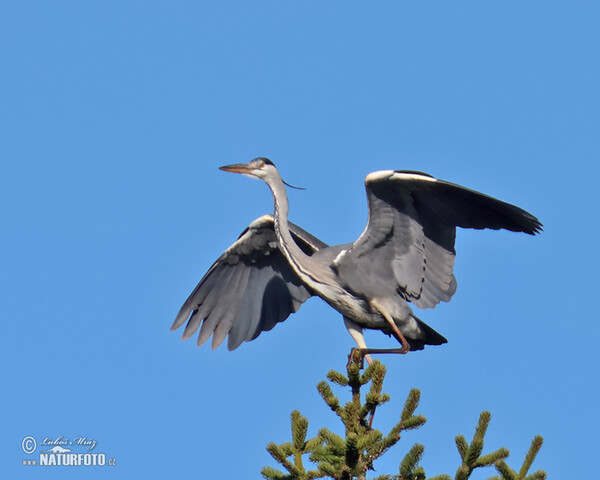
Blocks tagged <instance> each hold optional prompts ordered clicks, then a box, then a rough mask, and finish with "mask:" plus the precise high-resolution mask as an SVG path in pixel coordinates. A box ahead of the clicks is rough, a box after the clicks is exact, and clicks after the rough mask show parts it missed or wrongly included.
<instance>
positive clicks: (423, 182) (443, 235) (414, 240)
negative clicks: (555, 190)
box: [336, 170, 541, 308]
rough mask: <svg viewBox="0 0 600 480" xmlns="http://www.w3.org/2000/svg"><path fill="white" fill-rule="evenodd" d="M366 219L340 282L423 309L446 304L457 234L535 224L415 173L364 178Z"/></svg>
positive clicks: (343, 262)
mask: <svg viewBox="0 0 600 480" xmlns="http://www.w3.org/2000/svg"><path fill="white" fill-rule="evenodd" d="M365 186H366V190H367V200H368V205H369V219H368V222H367V227H366V229H365V231H364V232H363V233H362V235H361V236H360V237H359V238H358V239H357V240H356V241H355V242H354V243H353V244H352V247H351V248H350V249H348V251H347V253H346V254H345V255H344V256H343V257H342V258H341V259H339V260H338V261H337V262H336V269H337V273H338V275H339V278H340V281H341V283H342V284H343V285H344V286H345V287H346V288H348V289H350V290H351V291H355V292H361V294H363V295H366V296H371V297H373V296H381V295H382V293H383V292H385V293H383V295H384V296H387V297H391V296H393V294H394V291H395V290H396V289H397V290H398V292H399V293H400V295H401V296H402V297H403V298H404V299H405V300H408V301H410V302H411V303H413V304H415V305H416V306H417V307H420V308H433V307H435V306H436V305H437V304H438V303H439V302H440V301H444V302H447V301H449V300H450V299H451V298H452V295H454V292H455V291H456V279H455V278H454V275H453V267H454V258H455V254H456V252H455V250H454V240H455V238H456V227H457V226H459V227H465V228H477V229H482V228H491V229H496V230H497V229H500V228H504V229H507V230H512V231H519V232H525V233H529V234H534V233H537V232H538V231H539V230H540V228H541V224H540V222H539V221H538V220H537V219H536V218H535V217H534V216H532V215H531V214H529V213H527V212H526V211H525V210H522V209H520V208H518V207H515V206H514V205H510V204H508V203H505V202H502V201H500V200H497V199H495V198H492V197H489V196H487V195H484V194H482V193H479V192H476V191H474V190H469V189H467V188H465V187H461V186H459V185H455V184H453V183H449V182H445V181H442V180H437V179H435V178H433V177H431V176H429V175H427V174H423V173H420V172H413V171H400V170H399V171H393V170H385V171H380V172H373V173H371V174H369V175H368V176H367V178H366V179H365Z"/></svg>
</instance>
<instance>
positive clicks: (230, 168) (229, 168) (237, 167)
mask: <svg viewBox="0 0 600 480" xmlns="http://www.w3.org/2000/svg"><path fill="white" fill-rule="evenodd" d="M219 170H223V171H224V172H234V173H245V174H246V175H248V174H251V173H252V172H253V171H254V167H252V166H250V164H249V163H234V164H233V165H223V166H222V167H219Z"/></svg>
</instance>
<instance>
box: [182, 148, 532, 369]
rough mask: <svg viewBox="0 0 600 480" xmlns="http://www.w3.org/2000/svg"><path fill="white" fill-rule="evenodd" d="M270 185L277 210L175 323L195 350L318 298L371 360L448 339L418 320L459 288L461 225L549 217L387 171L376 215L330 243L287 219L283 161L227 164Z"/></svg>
mask: <svg viewBox="0 0 600 480" xmlns="http://www.w3.org/2000/svg"><path fill="white" fill-rule="evenodd" d="M219 168H220V170H223V171H225V172H233V173H239V174H243V175H245V176H248V177H251V178H255V179H260V180H262V181H263V182H265V183H266V184H267V185H268V187H269V189H270V190H271V193H272V195H273V202H274V210H273V214H272V215H270V214H268V215H263V216H261V217H260V218H258V219H256V220H254V221H253V222H252V223H251V224H250V225H249V226H248V227H247V228H246V229H245V230H244V231H243V232H242V233H241V235H240V236H239V237H238V239H237V240H236V241H235V242H234V243H233V244H232V245H231V246H230V247H229V248H227V250H225V252H224V253H223V254H222V255H221V256H220V257H219V258H218V259H217V260H216V262H214V264H213V265H212V266H211V267H210V269H209V270H208V272H207V273H206V274H205V275H204V277H203V278H202V279H201V280H200V282H199V283H198V285H197V286H196V288H195V289H194V290H193V291H192V293H191V294H190V295H189V297H188V298H187V300H186V301H185V303H184V304H183V306H182V307H181V309H180V311H179V313H178V314H177V316H176V318H175V321H174V322H173V324H172V326H171V330H176V329H178V328H180V327H181V326H182V325H183V324H184V323H186V322H187V324H186V326H185V328H184V330H183V335H182V339H183V340H186V339H188V338H190V337H191V336H193V335H194V334H195V333H196V331H197V330H198V329H200V332H199V333H198V339H197V345H198V346H200V345H202V344H204V343H205V342H206V341H207V340H208V339H209V338H210V336H211V335H212V348H213V349H215V348H217V347H218V346H219V345H220V344H221V343H222V342H223V341H224V340H225V338H226V337H228V341H227V348H228V349H229V350H234V349H236V348H237V347H239V346H240V345H241V343H242V342H249V341H252V340H254V339H256V338H257V337H258V336H259V335H260V334H261V333H262V332H264V331H268V330H271V329H272V328H273V327H275V325H277V324H278V323H279V322H283V321H284V320H286V319H287V318H288V317H289V315H290V314H292V313H295V312H297V311H298V309H299V308H300V306H301V305H302V304H303V303H304V302H305V301H306V300H308V299H309V298H310V297H313V296H317V297H320V298H321V299H323V300H324V301H325V302H326V303H327V304H329V305H330V306H331V307H333V308H334V309H335V310H337V311H338V312H339V313H341V314H342V317H343V321H344V324H345V326H346V328H347V330H348V332H349V333H350V335H351V336H352V338H353V339H354V341H355V342H356V344H357V346H358V349H359V350H360V351H361V352H362V354H363V355H364V358H366V359H367V361H368V362H369V363H372V360H371V357H370V354H371V353H399V354H406V353H408V352H410V351H417V350H422V349H424V347H425V345H441V344H444V343H446V342H447V339H446V338H445V337H444V336H442V335H441V334H440V333H438V332H437V331H435V330H434V329H433V328H432V327H430V326H429V325H427V324H426V323H425V322H423V321H422V320H421V319H419V318H418V317H417V316H416V315H415V313H414V312H413V310H412V308H411V304H412V305H414V306H416V307H418V308H421V309H428V308H433V307H435V306H436V305H437V304H439V303H440V302H441V301H444V302H448V301H450V299H451V298H452V296H453V295H454V293H455V291H456V287H457V282H456V278H455V277H454V274H453V267H454V260H455V256H456V251H455V248H454V244H455V238H456V229H457V227H461V228H473V229H485V228H488V229H494V230H499V229H506V230H510V231H513V232H523V233H526V234H529V235H535V234H538V233H540V232H541V231H542V223H541V222H540V221H539V220H538V219H537V218H536V217H535V216H533V215H532V214H530V213H529V212H527V211H525V210H523V209H521V208H519V207H517V206H514V205H511V204H509V203H505V202H502V201H500V200H497V199H496V198H493V197H491V196H488V195H485V194H483V193H480V192H477V191H475V190H471V189H468V188H466V187H463V186H460V185H457V184H454V183H450V182H447V181H444V180H440V179H437V178H435V177H433V176H431V175H429V174H427V173H423V172H419V171H416V170H380V171H376V172H372V173H369V174H368V175H367V176H366V178H365V188H366V193H367V202H368V209H369V211H368V220H367V225H366V228H365V229H364V231H363V232H362V234H361V235H360V236H359V237H358V238H357V239H356V240H355V241H354V242H352V243H346V244H341V245H334V246H329V245H327V244H326V243H325V242H323V241H321V240H319V239H318V238H317V237H315V236H314V235H312V234H310V233H308V232H307V231H305V230H304V229H302V228H300V227H299V226H297V225H295V224H294V223H292V222H291V221H289V220H288V211H289V203H288V198H287V193H286V188H285V185H288V186H290V187H291V185H289V184H287V183H286V182H284V181H283V179H282V177H281V175H280V174H279V171H278V170H277V168H276V167H275V165H274V163H273V162H272V161H271V160H269V159H268V158H265V157H257V158H255V159H253V160H252V161H250V162H248V163H238V164H232V165H225V166H222V167H219ZM364 329H370V330H379V331H381V332H383V333H385V334H387V335H389V336H393V337H394V338H395V339H396V340H397V341H398V342H399V344H400V345H401V346H400V347H398V348H396V349H372V348H371V349H369V348H368V347H367V345H366V342H365V339H364V335H363V332H364Z"/></svg>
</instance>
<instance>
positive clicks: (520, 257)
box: [0, 1, 600, 479]
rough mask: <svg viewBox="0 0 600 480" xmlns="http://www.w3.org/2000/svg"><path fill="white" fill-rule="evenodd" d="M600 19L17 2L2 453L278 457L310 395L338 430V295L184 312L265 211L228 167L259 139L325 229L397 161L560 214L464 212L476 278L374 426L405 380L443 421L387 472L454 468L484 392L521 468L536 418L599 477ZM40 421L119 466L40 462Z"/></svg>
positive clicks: (12, 461) (361, 214) (452, 7)
mask: <svg viewBox="0 0 600 480" xmlns="http://www.w3.org/2000/svg"><path fill="white" fill-rule="evenodd" d="M598 32H600V7H599V5H598V3H596V2H591V1H571V2H556V1H543V2H542V1H529V2H516V1H508V2H506V1H503V2H500V1H490V2H479V1H459V2H432V1H426V2H423V1H383V2H368V3H365V2H355V1H350V2H348V1H344V2H341V1H335V2H334V1H324V2H315V1H290V2H278V1H252V2H241V1H237V2H227V1H224V2H208V1H205V2H183V1H182V2H156V1H152V2H149V1H147V2H135V1H128V2H98V1H86V2H67V1H61V2H16V1H6V2H2V3H1V4H0V65H1V71H2V73H1V75H0V155H1V157H2V160H1V162H0V201H1V202H2V205H3V208H2V209H0V224H1V225H2V235H0V259H1V270H0V289H1V291H2V302H0V318H1V320H2V321H1V323H0V325H1V327H0V328H1V333H2V335H1V338H2V343H3V345H2V348H0V362H1V364H2V369H1V370H0V372H1V378H0V380H1V382H2V386H3V388H2V390H3V395H2V397H3V399H4V400H3V402H2V403H3V408H2V409H1V411H2V413H1V414H0V415H1V417H0V418H1V420H2V425H3V427H2V435H1V436H0V445H1V447H2V449H1V450H2V452H3V453H2V456H1V457H0V458H1V461H0V472H2V476H3V477H5V478H82V476H83V475H85V477H90V478H131V477H132V476H142V475H145V476H148V477H150V478H154V477H159V476H165V475H172V476H196V477H198V478H224V479H228V478H259V477H260V474H259V471H260V468H261V467H262V466H264V465H267V464H268V465H274V462H273V461H272V460H271V459H270V457H269V456H268V454H267V453H266V451H265V449H264V446H265V445H266V444H267V443H268V442H269V441H277V442H283V441H286V440H288V439H289V438H290V434H289V424H288V419H289V414H290V412H291V411H292V410H293V409H299V410H300V411H301V412H302V413H303V414H304V415H306V416H307V417H308V418H309V420H310V422H311V423H310V427H309V434H311V435H312V434H315V433H316V431H317V430H318V428H320V427H322V426H328V427H329V428H332V429H335V430H336V431H338V432H340V433H341V429H340V426H339V425H337V423H336V419H335V418H334V417H333V416H332V414H331V413H330V412H329V410H328V408H327V407H326V406H325V405H324V403H323V402H322V400H321V399H320V398H319V396H318V394H317V392H316V389H315V385H316V383H317V382H318V381H320V380H321V379H322V378H324V376H325V374H326V372H327V371H328V370H329V369H332V368H334V369H343V368H344V365H345V361H346V355H347V353H348V351H349V349H350V348H351V347H352V346H353V341H352V339H351V338H350V336H349V335H348V334H347V332H346V330H345V328H344V326H343V322H342V319H341V316H340V315H339V314H338V313H337V312H334V311H333V310H332V309H331V308H329V307H328V306H327V305H325V304H324V303H323V302H322V301H320V300H318V299H312V300H310V301H309V302H307V303H306V304H305V305H304V306H303V307H302V308H301V309H300V311H299V312H298V313H297V314H295V315H293V316H292V317H290V318H289V319H288V320H287V321H286V322H285V323H283V324H280V325H278V326H277V327H276V328H275V329H274V330H272V331H271V332H268V333H265V334H263V335H261V336H260V337H259V339H257V340H256V341H254V342H251V343H246V344H243V345H242V346H241V347H240V348H239V349H238V350H236V351H234V352H228V351H227V350H226V348H224V347H221V348H219V349H217V350H215V351H211V350H210V348H209V346H208V345H205V346H204V347H202V348H196V347H195V342H194V341H188V342H181V341H180V334H181V332H180V331H179V332H177V333H171V332H169V327H170V325H171V322H172V320H173V318H174V316H175V314H176V313H177V311H178V309H179V307H180V305H181V303H182V302H183V301H184V300H185V298H186V297H187V295H188V294H189V292H190V291H191V290H192V288H193V287H194V286H195V284H196V283H197V281H198V280H199V279H200V278H201V276H202V275H203V273H204V272H205V271H206V269H207V268H208V267H209V266H210V265H211V263H212V262H213V261H214V260H215V259H216V258H217V257H218V256H219V255H220V253H221V252H222V251H223V250H224V249H225V248H226V247H227V246H228V245H229V244H230V243H231V242H232V241H233V240H234V239H235V238H236V237H237V235H238V234H239V233H240V232H241V231H242V230H243V228H244V227H245V226H246V225H247V224H248V223H249V222H250V221H252V220H253V219H254V218H256V217H258V216H260V215H262V214H264V213H268V212H270V211H271V209H272V200H271V197H270V194H269V192H268V189H267V188H266V187H265V186H264V185H263V184H261V183H260V182H256V181H251V180H249V179H247V178H243V177H241V176H238V175H233V174H227V173H224V172H221V171H219V170H218V169H217V167H218V166H220V165H223V164H227V163H236V162H243V161H248V160H250V159H251V158H253V157H255V156H259V155H260V156H267V157H269V158H271V159H272V160H273V161H274V162H275V163H276V164H277V165H278V167H279V169H280V171H281V172H282V175H283V176H284V178H285V179H286V180H287V181H289V182H290V183H292V184H295V185H300V186H304V187H307V188H308V190H307V191H305V192H300V191H291V192H289V197H290V202H291V211H290V217H291V219H292V220H293V221H294V222H295V223H298V224H299V225H301V226H303V227H304V228H305V229H307V230H309V231H311V232H312V233H314V234H315V235H317V236H319V237H320V238H322V239H323V240H324V241H326V242H327V243H330V244H335V243H343V242H347V241H351V240H353V239H355V238H356V237H357V236H358V235H359V234H360V232H361V231H362V229H363V228H364V225H365V221H366V213H367V212H366V201H365V196H364V190H363V179H364V176H365V175H366V174H367V173H369V172H370V171H373V170H380V169H394V168H395V169H416V170H422V171H426V172H429V173H431V174H433V175H435V176H437V177H440V178H444V179H447V180H450V181H452V182H455V183H460V184H463V185H465V186H468V187H471V188H474V189H477V190H480V191H483V192H485V193H488V194H491V195H493V196H497V197H499V198H501V199H503V200H505V201H509V202H512V203H515V204H517V205H519V206H521V207H523V208H525V209H527V210H529V211H531V212H532V213H534V214H535V215H537V216H538V217H539V218H540V219H541V220H542V222H543V223H544V225H545V227H544V233H543V234H542V235H541V236H539V237H535V238H533V237H529V236H526V235H518V234H513V233H508V232H490V231H483V232H482V231H459V232H458V240H457V251H458V256H457V262H456V269H455V274H456V276H457V279H458V285H459V287H458V291H457V293H456V295H455V296H454V298H453V300H452V302H450V303H448V304H443V305H440V306H439V307H438V308H436V309H435V310H429V311H425V312H420V316H421V318H423V319H424V320H425V321H427V322H428V323H429V324H431V325H432V326H433V327H434V328H436V329H437V330H439V331H440V332H441V333H443V334H444V335H445V336H446V337H447V338H448V339H449V343H448V344H447V345H444V346H442V347H433V348H428V349H426V350H425V351H423V352H417V353H413V354H409V355H407V356H405V357H386V358H385V359H384V360H385V363H386V365H387V367H388V372H389V373H388V377H387V383H386V386H385V390H386V391H387V392H388V393H390V395H391V396H392V401H391V403H390V404H389V405H387V406H386V407H385V408H382V409H381V410H380V411H379V412H378V413H377V416H376V420H375V427H376V428H381V429H385V428H388V427H390V426H391V425H392V424H393V422H394V421H395V419H397V418H398V416H399V413H400V410H401V407H402V404H403V401H404V398H405V397H406V394H407V393H408V391H409V390H410V388H412V387H418V388H420V389H421V391H422V403H421V407H420V409H419V411H420V412H421V413H423V414H424V415H426V416H427V417H428V419H429V422H428V423H427V425H426V426H425V427H424V428H422V429H421V430H420V431H418V432H409V433H407V434H406V435H405V438H404V439H403V440H402V441H401V442H400V443H399V445H398V446H396V447H394V449H393V450H391V451H390V453H389V454H387V455H386V457H385V458H384V459H382V460H381V461H380V462H379V463H377V464H376V465H375V467H376V469H377V474H381V473H396V472H397V465H398V463H399V461H400V459H401V458H402V456H403V455H404V453H405V452H406V451H407V450H408V448H410V446H412V444H413V443H414V442H416V441H418V442H421V443H424V444H425V445H426V452H425V457H424V460H423V465H424V466H425V468H426V470H427V472H428V474H429V475H434V474H438V473H442V472H447V473H450V474H453V473H454V472H455V471H456V468H457V466H458V454H457V453H456V450H455V447H454V440H453V439H454V436H455V435H457V434H464V435H465V436H467V437H470V436H471V435H472V432H473V428H474V425H475V423H476V421H477V418H478V415H479V412H480V411H481V410H484V409H487V410H490V411H491V412H492V415H493V418H492V424H491V426H490V429H489V434H488V437H487V440H488V442H487V446H486V451H490V450H492V449H495V448H498V447H500V446H506V447H508V448H509V449H510V450H511V452H512V455H511V458H512V460H511V461H510V462H509V463H510V464H511V465H513V466H514V467H516V466H519V465H520V462H521V459H522V457H523V455H524V452H525V451H526V449H527V447H528V446H529V443H530V441H531V439H532V437H533V436H534V435H535V434H541V435H543V436H544V438H545V444H544V447H543V448H542V451H541V453H540V455H539V457H538V460H537V461H536V463H535V464H534V468H544V469H546V470H547V471H548V472H549V474H550V477H551V478H592V477H593V476H595V474H596V470H595V465H594V463H593V461H592V459H593V458H595V454H596V452H595V450H596V448H595V447H596V446H597V429H598V427H599V425H598V413H597V405H598V390H599V385H598V360H597V359H596V355H595V350H596V348H597V345H598V341H599V340H600V339H599V336H600V327H599V326H598V314H597V308H596V305H595V299H596V297H597V292H596V289H597V286H598V277H597V271H598V266H599V265H598V258H597V255H596V254H595V253H594V252H595V251H596V250H597V238H598V234H599V233H600V232H599V231H598V225H597V217H598V214H597V210H596V208H597V205H598V204H599V201H600V198H599V194H598V186H597V178H598V173H599V172H598V158H599V156H600V145H599V141H598V134H599V131H600V130H599V127H600V113H599V112H600V94H599V91H600V90H599V89H598V85H600V63H599V59H600V34H599V33H598ZM367 342H368V343H369V344H370V345H372V346H381V347H384V346H392V345H393V343H392V342H391V341H390V340H389V339H388V338H387V337H385V336H384V335H382V334H380V333H378V332H371V333H370V334H368V335H367ZM339 393H340V395H343V393H342V392H339ZM28 435H30V436H33V437H34V438H36V439H37V440H38V441H41V439H43V438H44V437H50V438H56V437H58V436H60V435H63V436H64V437H67V438H71V439H72V438H75V437H78V436H79V437H86V438H91V439H94V440H96V441H97V442H98V443H97V446H96V448H95V451H96V452H102V453H106V454H107V456H109V457H112V458H115V459H116V461H117V465H116V466H113V467H102V468H100V467H98V468H84V467H77V468H66V467H65V468H58V467H53V468H50V467H26V466H23V465H21V461H22V460H23V459H24V458H28V456H27V455H26V454H25V453H24V452H23V451H22V450H21V442H22V440H23V438H24V437H26V436H28ZM38 450H39V448H38ZM33 456H34V457H35V455H33ZM593 469H594V470H593ZM82 470H83V471H82ZM492 474H493V472H492V471H488V472H484V473H483V474H481V473H480V474H479V475H473V477H472V478H473V479H483V478H487V477H488V476H490V475H492Z"/></svg>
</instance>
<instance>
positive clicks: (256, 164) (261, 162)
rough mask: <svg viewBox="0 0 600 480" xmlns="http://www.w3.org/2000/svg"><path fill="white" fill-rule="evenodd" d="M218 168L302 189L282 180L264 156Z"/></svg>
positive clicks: (269, 182)
mask: <svg viewBox="0 0 600 480" xmlns="http://www.w3.org/2000/svg"><path fill="white" fill-rule="evenodd" d="M219 170H223V171H224V172H234V173H241V174H242V175H246V176H247V177H250V178H259V179H261V180H263V181H265V182H267V183H268V184H271V182H272V181H274V180H280V181H282V182H283V183H284V184H286V185H287V186H288V187H292V188H297V189H299V190H304V188H300V187H294V186H293V185H290V184H289V183H287V182H285V181H283V180H282V179H281V176H280V175H279V172H278V171H277V168H276V167H275V164H274V163H273V162H272V161H271V160H269V159H268V158H265V157H257V158H255V159H254V160H250V161H249V162H248V163H234V164H233V165H224V166H222V167H219Z"/></svg>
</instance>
